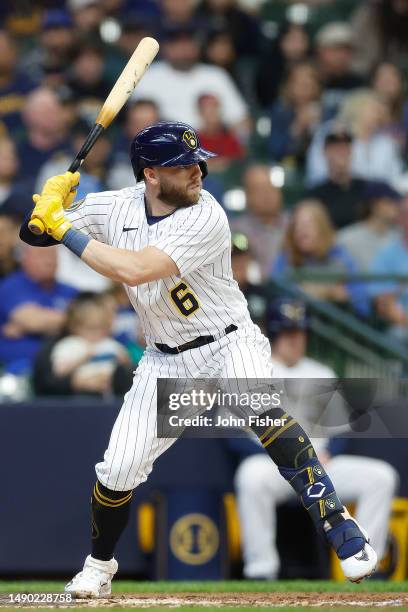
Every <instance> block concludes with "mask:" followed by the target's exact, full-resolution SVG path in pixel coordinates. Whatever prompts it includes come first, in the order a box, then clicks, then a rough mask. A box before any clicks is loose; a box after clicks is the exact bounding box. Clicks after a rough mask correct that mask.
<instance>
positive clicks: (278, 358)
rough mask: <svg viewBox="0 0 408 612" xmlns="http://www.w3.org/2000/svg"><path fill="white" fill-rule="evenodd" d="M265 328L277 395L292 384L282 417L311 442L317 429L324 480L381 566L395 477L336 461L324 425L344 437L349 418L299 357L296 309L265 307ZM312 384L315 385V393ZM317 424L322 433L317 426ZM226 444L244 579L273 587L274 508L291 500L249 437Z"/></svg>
mask: <svg viewBox="0 0 408 612" xmlns="http://www.w3.org/2000/svg"><path fill="white" fill-rule="evenodd" d="M266 326H267V335H268V337H269V339H270V341H271V350H272V363H273V375H274V377H275V378H278V379H284V380H283V388H285V386H286V385H285V382H286V380H287V379H293V380H291V381H290V392H289V393H288V397H286V398H285V405H286V407H287V409H288V411H289V406H288V404H289V405H290V414H291V415H294V416H295V418H296V419H297V421H299V422H300V423H301V424H302V425H303V426H304V428H305V430H306V431H307V432H308V433H309V435H313V431H316V426H317V428H318V430H319V433H320V436H319V437H318V438H312V441H313V446H314V448H315V449H316V452H317V455H318V458H319V461H320V464H321V465H322V466H323V468H324V469H325V470H327V472H328V473H329V474H330V477H331V478H332V479H333V482H334V484H335V487H336V491H337V492H338V494H339V495H340V497H341V499H343V500H344V501H345V502H346V503H350V502H354V503H356V519H357V520H358V521H359V522H360V523H362V524H363V525H364V526H365V527H366V528H367V530H369V533H370V537H371V544H372V546H373V547H374V548H375V551H376V553H377V554H378V558H379V559H381V558H382V557H383V556H384V554H385V552H386V544H387V536H388V521H389V517H390V512H391V504H392V501H393V497H394V496H395V495H396V493H397V489H398V484H399V477H398V474H397V472H396V471H395V469H394V468H393V467H392V466H391V465H390V464H389V463H387V462H385V461H382V460H379V459H373V458H371V457H364V456H358V455H347V454H343V453H342V454H339V452H338V451H339V446H340V444H339V443H341V442H343V443H344V442H346V441H344V440H339V441H336V439H335V438H330V437H329V434H330V433H331V431H333V428H331V427H330V420H332V422H333V421H334V424H335V425H336V426H337V427H336V429H337V431H338V430H339V425H340V426H341V425H343V424H344V426H343V429H344V430H346V431H348V430H349V426H348V423H349V417H350V415H349V412H348V410H347V408H346V406H345V405H344V400H343V398H342V397H341V394H340V393H336V392H334V393H333V392H330V391H329V389H330V386H331V385H332V381H333V380H334V379H335V378H336V375H335V373H334V371H333V370H331V368H329V367H327V365H325V364H323V363H319V362H318V361H316V360H314V359H310V358H308V357H307V356H306V348H307V326H308V320H307V317H306V314H305V308H304V305H303V304H302V303H301V302H297V301H294V300H291V299H288V298H286V299H285V298H283V299H281V300H277V301H275V302H273V303H272V304H271V305H270V307H269V309H268V316H267V321H266ZM302 379H306V380H302ZM313 379H319V383H318V384H319V388H318V389H317V385H316V382H315V381H313ZM320 379H331V380H328V381H327V392H326V393H324V392H323V393H322V388H323V386H324V383H323V381H321V380H320ZM286 389H288V387H286ZM285 395H286V394H285ZM305 397H307V401H306V402H305V399H304V398H305ZM322 417H323V418H322ZM323 421H324V423H325V427H324V426H323V427H321V426H320V424H321V423H322V422H323ZM322 430H323V431H322ZM331 435H333V434H331ZM227 441H228V445H229V447H230V449H231V450H232V451H233V452H234V451H235V452H237V451H238V452H239V454H240V458H241V459H242V461H241V463H240V465H239V467H238V469H237V472H236V475H235V487H236V491H237V505H238V511H239V517H240V522H241V533H242V543H243V557H244V576H245V577H246V578H250V579H252V580H254V579H262V580H265V579H267V580H268V579H269V580H271V579H272V580H275V579H277V578H278V574H279V569H280V560H279V553H278V549H277V545H276V506H277V505H279V504H282V503H285V502H288V501H289V500H292V499H294V494H293V490H292V489H291V488H290V486H288V483H287V482H285V481H284V480H283V479H281V478H278V470H277V469H276V466H274V465H273V464H272V463H271V462H270V461H268V456H267V454H266V453H265V450H264V449H263V448H262V445H261V444H260V442H259V440H257V439H256V438H255V437H254V438H252V437H248V438H245V439H242V438H241V439H237V438H235V439H234V438H232V437H230V438H229V439H228V440H227ZM336 442H337V444H336ZM336 447H337V448H336ZM343 447H344V444H343ZM336 451H337V452H336Z"/></svg>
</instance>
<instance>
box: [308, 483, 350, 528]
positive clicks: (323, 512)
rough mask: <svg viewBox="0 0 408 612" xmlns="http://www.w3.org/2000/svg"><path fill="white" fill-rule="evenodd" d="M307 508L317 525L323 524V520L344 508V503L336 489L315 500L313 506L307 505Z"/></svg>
mask: <svg viewBox="0 0 408 612" xmlns="http://www.w3.org/2000/svg"><path fill="white" fill-rule="evenodd" d="M305 508H306V510H307V511H308V512H309V514H310V518H311V519H312V521H313V522H314V524H315V525H319V524H321V525H323V521H324V520H325V519H327V518H328V517H329V516H331V515H332V514H335V513H336V512H342V511H343V510H344V507H343V504H342V503H341V501H340V500H339V498H338V497H337V495H336V493H335V491H333V492H332V493H330V494H329V495H326V497H323V498H322V499H319V500H318V501H315V502H314V503H313V504H312V505H311V506H309V507H307V506H305Z"/></svg>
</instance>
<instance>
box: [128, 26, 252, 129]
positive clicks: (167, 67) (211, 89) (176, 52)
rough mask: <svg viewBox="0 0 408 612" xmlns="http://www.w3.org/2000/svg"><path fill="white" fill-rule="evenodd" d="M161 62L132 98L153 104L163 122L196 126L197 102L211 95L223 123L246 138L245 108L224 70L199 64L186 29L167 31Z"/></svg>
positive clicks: (196, 46) (194, 38)
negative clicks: (176, 122) (148, 100)
mask: <svg viewBox="0 0 408 612" xmlns="http://www.w3.org/2000/svg"><path fill="white" fill-rule="evenodd" d="M161 50H162V55H163V59H162V61H159V62H155V63H154V64H153V65H152V66H151V67H150V69H149V70H148V72H146V74H145V75H144V77H143V80H142V81H141V82H140V83H139V85H138V87H137V88H136V89H135V93H134V94H133V96H134V99H150V100H153V101H154V102H155V103H156V104H157V106H158V108H159V113H160V116H161V117H162V118H163V119H171V120H178V121H184V122H185V123H190V124H191V125H196V126H199V125H200V121H201V118H200V114H199V109H198V100H199V98H200V96H202V95H204V94H212V95H214V96H216V97H217V98H218V99H219V100H220V102H221V108H222V120H223V123H224V124H225V125H226V126H228V127H230V128H233V129H234V130H235V131H236V132H237V133H238V135H240V136H241V137H243V138H246V137H247V136H248V135H249V129H250V120H249V115H248V109H247V105H246V103H245V101H244V99H243V97H242V96H241V94H240V92H239V91H238V89H237V88H236V86H235V84H234V82H233V80H232V79H231V77H230V76H229V75H228V74H227V72H226V71H225V70H223V69H222V68H219V67H218V66H211V65H208V64H203V63H200V62H199V55H200V47H199V44H198V41H197V34H196V33H194V31H193V30H192V29H190V28H188V27H187V26H184V27H179V28H171V29H170V28H168V29H167V31H166V32H165V33H164V39H163V43H162V45H161Z"/></svg>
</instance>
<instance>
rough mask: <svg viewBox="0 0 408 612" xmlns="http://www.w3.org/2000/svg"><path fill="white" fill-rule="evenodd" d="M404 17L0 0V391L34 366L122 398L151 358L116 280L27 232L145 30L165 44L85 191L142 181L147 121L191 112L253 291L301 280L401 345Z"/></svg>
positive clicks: (405, 257)
mask: <svg viewBox="0 0 408 612" xmlns="http://www.w3.org/2000/svg"><path fill="white" fill-rule="evenodd" d="M407 29H408V0H360V1H354V0H303V1H302V2H292V1H290V0H42V1H38V2H28V1H27V0H16V1H15V2H12V3H10V2H9V3H1V5H0V293H1V300H0V368H1V370H2V371H3V373H4V374H5V376H4V377H3V378H2V379H1V381H2V382H1V383H0V395H2V394H3V395H7V393H9V394H12V393H13V389H14V387H13V384H14V382H13V380H12V378H11V377H12V376H14V377H15V376H18V377H27V376H29V375H30V374H31V373H32V372H33V371H35V372H36V374H37V375H36V376H35V377H34V378H33V380H35V381H36V386H35V389H34V390H35V392H37V393H39V394H47V393H54V394H66V393H91V394H100V395H109V394H112V393H116V392H118V393H121V392H122V389H125V388H126V385H127V384H128V381H129V380H130V379H129V376H131V372H132V369H134V367H135V364H137V361H138V359H139V358H140V356H141V354H142V352H143V339H142V338H141V335H140V332H139V329H138V323H137V319H136V315H135V314H134V312H133V310H132V308H131V307H130V305H129V303H128V301H127V297H126V294H125V293H124V291H123V290H122V289H121V288H120V287H116V286H112V285H111V284H109V283H108V282H107V281H106V280H105V279H103V278H102V277H99V276H98V275H97V274H96V273H95V274H94V273H92V272H91V271H89V270H87V269H86V268H85V267H84V266H82V265H81V262H80V261H78V260H76V258H75V257H74V256H72V255H71V254H70V253H69V252H68V251H67V250H66V249H65V247H58V248H57V247H52V248H48V249H34V248H31V247H28V246H26V245H23V244H22V243H21V242H20V241H19V238H18V229H19V224H20V223H21V220H22V218H24V216H25V215H26V214H27V213H28V212H29V211H30V210H31V207H32V200H31V194H32V193H34V192H36V191H39V190H40V189H41V186H42V185H43V183H44V181H45V180H46V179H47V178H48V177H49V176H51V175H53V174H58V173H60V172H63V171H65V170H66V168H67V167H68V166H69V163H70V161H71V160H72V158H73V156H74V155H75V153H76V152H77V150H78V149H79V147H80V145H81V144H82V142H83V140H84V137H85V136H86V134H87V133H88V131H89V129H90V126H91V125H92V124H93V122H94V120H95V118H96V116H97V114H98V111H99V108H100V106H101V104H102V102H103V100H104V98H105V97H106V95H107V94H108V92H109V91H110V88H111V87H112V85H113V83H114V82H115V80H116V78H117V75H118V74H119V72H120V71H121V69H122V67H123V66H124V64H125V62H126V61H127V59H128V58H129V57H130V55H131V54H132V52H133V50H134V49H135V47H136V46H137V44H138V42H139V41H140V40H141V39H142V38H143V37H144V36H148V35H152V36H155V37H156V38H157V39H158V40H159V42H160V45H161V48H160V55H159V57H158V58H157V59H156V60H155V62H154V63H153V65H152V66H151V68H150V69H149V71H148V72H147V73H146V75H145V76H144V78H143V80H142V81H141V83H140V84H139V86H138V87H137V89H136V90H135V93H134V95H133V97H132V99H131V100H130V102H129V104H128V105H127V106H126V108H125V109H124V111H122V113H121V115H120V116H119V117H118V120H117V121H115V124H114V125H113V126H111V127H110V128H109V130H108V131H107V133H106V134H104V135H103V136H102V137H101V138H100V139H99V140H98V142H97V144H96V145H95V147H94V149H93V150H92V153H91V154H90V155H89V156H88V157H87V159H86V161H85V163H84V165H83V167H82V173H81V184H80V189H79V193H78V198H81V197H84V196H85V195H86V194H87V193H90V192H95V191H101V190H105V189H121V188H123V187H126V186H129V185H132V184H134V182H135V179H134V176H133V173H132V168H131V166H130V163H129V157H128V151H129V146H130V142H131V140H132V138H133V136H134V135H135V134H136V133H137V132H138V131H139V130H140V129H142V128H143V127H145V126H146V125H149V124H151V123H154V122H156V121H158V120H160V119H176V120H177V119H178V120H182V121H185V122H187V123H190V124H192V125H193V126H194V128H196V129H197V130H198V133H199V135H200V139H201V141H202V144H203V146H204V147H205V148H208V149H210V150H212V151H214V152H216V153H217V154H218V157H216V158H214V159H213V160H210V162H209V167H210V175H209V177H208V178H207V179H206V181H205V188H206V189H208V190H209V191H210V192H211V193H212V194H213V195H214V196H215V197H217V199H218V200H219V201H220V203H221V204H222V206H223V207H224V208H225V210H226V212H227V214H228V216H229V218H230V224H231V229H232V232H233V238H234V250H233V264H234V273H235V275H236V279H237V281H238V282H239V284H240V285H241V287H242V289H243V290H244V292H245V293H246V294H247V295H249V294H250V291H251V287H252V286H253V285H254V284H255V285H256V284H259V283H261V282H264V281H267V280H268V279H270V278H274V279H279V280H282V281H284V282H287V283H292V284H293V283H295V284H296V285H297V286H298V287H299V288H300V289H301V290H302V291H304V292H306V293H307V294H308V295H311V296H313V297H314V298H316V299H318V300H326V301H330V302H332V303H334V304H336V305H337V306H338V307H340V308H342V309H347V310H348V311H349V312H351V313H352V314H353V315H354V316H356V317H358V318H359V319H361V320H363V321H366V322H371V323H372V321H373V320H374V319H373V317H378V318H380V319H381V321H382V325H383V326H384V328H386V329H387V333H389V334H392V335H393V336H394V338H397V339H398V341H399V342H402V343H404V342H406V340H407V337H408V289H406V287H405V285H404V283H401V278H398V277H401V276H402V277H404V275H405V277H406V276H407V273H408V173H407V166H408V164H407V153H408V95H407V87H406V86H407V77H408V40H407V37H406V32H407ZM364 274H366V275H371V276H368V277H367V278H368V279H370V280H367V278H366V279H364V276H363V275H364ZM378 275H379V276H378ZM375 276H377V278H375ZM327 279H331V282H327ZM375 320H377V319H375ZM73 355H75V358H73ZM45 373H48V375H47V376H45ZM19 388H20V389H21V386H20V387H19Z"/></svg>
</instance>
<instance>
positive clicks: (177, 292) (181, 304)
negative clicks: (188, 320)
mask: <svg viewBox="0 0 408 612" xmlns="http://www.w3.org/2000/svg"><path fill="white" fill-rule="evenodd" d="M170 295H171V299H172V300H173V302H174V303H175V305H176V306H177V308H178V310H179V311H180V312H181V314H182V315H183V316H184V317H189V316H190V315H192V314H193V312H195V311H196V310H198V309H199V308H200V304H199V302H198V299H197V298H196V296H195V295H194V293H193V292H192V291H191V289H190V288H189V286H188V285H186V283H183V282H181V283H179V284H178V285H176V286H175V287H173V289H172V290H171V291H170Z"/></svg>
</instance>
